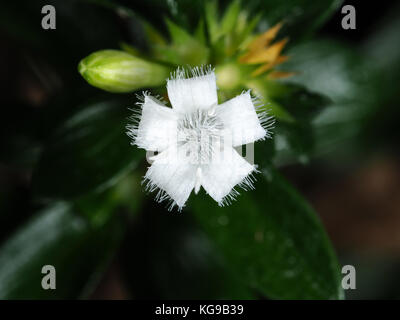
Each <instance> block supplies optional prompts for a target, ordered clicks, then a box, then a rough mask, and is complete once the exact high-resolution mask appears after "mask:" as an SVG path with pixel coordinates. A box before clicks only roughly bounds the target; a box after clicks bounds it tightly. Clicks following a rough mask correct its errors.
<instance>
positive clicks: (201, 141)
mask: <svg viewBox="0 0 400 320" xmlns="http://www.w3.org/2000/svg"><path fill="white" fill-rule="evenodd" d="M223 129H224V125H223V123H222V121H221V120H220V118H219V117H218V116H216V115H215V112H214V110H213V109H211V110H210V111H203V110H198V111H196V112H194V113H190V114H185V115H184V116H183V117H182V118H181V119H179V120H178V147H183V148H184V149H183V150H185V152H186V156H187V157H189V158H190V161H191V163H193V164H206V163H210V161H211V159H212V155H213V150H215V147H216V145H217V144H219V145H220V144H221V141H222V140H221V138H222V137H223Z"/></svg>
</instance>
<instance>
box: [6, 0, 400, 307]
mask: <svg viewBox="0 0 400 320" xmlns="http://www.w3.org/2000/svg"><path fill="white" fill-rule="evenodd" d="M45 4H52V5H54V6H55V7H56V9H57V29H56V31H43V30H42V29H41V28H40V20H39V17H40V15H39V12H40V9H41V7H42V6H43V5H45ZM340 4H341V1H337V0H323V1H320V2H318V3H317V2H315V1H310V0H288V1H277V0H268V1H259V0H249V1H246V2H242V3H240V2H233V3H229V4H228V1H220V2H219V3H218V4H217V3H216V2H208V1H189V0H184V1H162V0H150V1H146V2H139V1H137V2H136V1H134V2H132V1H123V0H121V1H106V0H70V1H54V0H53V1H34V2H33V1H15V2H6V3H2V5H1V9H2V10H0V28H1V30H2V33H4V34H5V35H6V37H7V39H10V46H11V48H12V55H13V56H14V57H13V59H14V60H13V62H14V64H15V65H23V66H25V67H26V70H27V71H26V72H27V73H29V74H30V75H31V76H32V78H33V79H34V81H35V83H38V84H39V91H40V92H43V95H44V96H45V97H46V98H45V99H43V101H42V100H41V101H40V103H39V104H40V107H37V106H35V105H33V104H32V105H29V102H27V100H29V99H23V97H21V96H20V94H19V93H18V94H17V93H15V94H14V96H12V94H13V93H10V96H9V99H8V97H2V99H3V100H2V101H1V102H2V104H3V105H4V106H5V108H3V109H4V116H3V117H2V118H1V124H2V126H1V129H0V130H1V133H2V135H1V142H2V145H3V148H2V149H1V151H0V161H1V162H2V163H5V164H7V165H11V166H15V167H17V168H23V169H24V170H27V172H29V177H30V175H31V173H32V172H33V175H32V178H31V179H30V178H29V179H27V180H28V182H26V184H27V186H25V189H24V190H25V192H26V194H25V193H20V192H19V191H18V190H19V189H18V188H16V187H15V189H11V187H10V188H9V190H8V191H7V192H4V193H2V197H1V198H0V201H1V202H0V208H1V217H0V230H1V233H2V235H1V237H0V240H1V243H0V298H3V299H4V298H44V299H54V298H58V299H59V298H87V297H88V296H90V294H91V292H93V289H94V288H95V287H96V285H97V284H98V281H99V280H100V279H101V276H102V274H103V272H104V271H105V270H106V268H107V266H108V265H109V263H110V261H111V259H112V258H113V257H114V256H115V254H116V253H117V252H118V250H119V248H121V252H120V259H119V260H120V263H121V265H122V270H123V277H124V278H123V280H124V282H125V284H126V287H127V288H129V292H130V293H131V294H132V296H133V297H138V298H168V299H171V298H242V299H251V298H260V297H262V298H272V299H273V298H277V299H328V298H329V299H340V298H343V293H342V291H341V289H340V288H339V285H340V281H339V267H338V263H337V260H336V257H335V254H334V252H333V249H332V246H331V244H330V242H329V240H328V239H327V236H326V234H325V231H324V230H323V228H322V226H321V223H320V222H319V220H318V218H317V215H316V213H315V212H314V211H313V210H312V209H311V208H310V206H309V205H308V204H307V203H306V201H305V200H304V199H303V198H302V196H301V195H300V194H299V193H298V192H297V191H296V190H295V188H294V187H292V186H291V185H290V183H289V182H287V181H286V180H285V179H284V178H283V177H282V176H281V174H280V173H278V171H277V169H276V167H279V166H283V165H286V164H291V163H303V164H304V163H307V162H308V161H310V160H311V159H314V158H315V157H320V156H321V155H329V154H332V153H333V152H335V153H336V152H338V151H343V150H344V149H345V147H344V146H347V147H348V148H347V149H346V150H351V151H353V152H354V151H356V149H357V148H359V147H361V146H362V144H361V143H360V142H359V141H360V140H359V137H360V135H361V134H363V133H368V130H369V129H371V128H376V127H378V128H379V124H381V126H382V123H385V122H384V121H383V120H382V119H385V118H390V117H391V116H393V112H396V110H397V109H398V108H397V109H395V108H394V107H392V109H391V110H392V111H393V112H392V113H390V112H388V113H386V111H385V109H384V108H381V109H379V107H381V106H383V102H387V101H389V102H390V101H391V103H392V105H395V103H394V102H395V101H398V100H396V99H395V98H394V97H395V96H396V94H397V90H396V89H394V88H395V86H394V85H391V84H393V83H395V84H398V83H399V82H398V81H399V79H398V75H399V72H398V70H399V68H398V66H399V65H400V64H399V61H400V59H399V50H397V49H398V48H397V47H396V48H397V49H396V48H395V47H393V43H394V44H396V45H397V43H398V41H396V39H397V38H396V36H397V32H396V31H398V24H397V22H396V21H398V19H397V16H396V15H394V17H393V18H392V19H391V20H390V21H389V22H388V24H387V25H383V26H382V27H381V29H380V30H379V32H377V35H376V36H375V37H372V38H371V39H370V41H369V43H366V44H365V46H364V48H361V49H360V50H358V49H355V48H354V47H353V46H349V45H345V44H343V43H341V42H337V41H333V40H330V39H312V40H310V38H311V36H313V34H314V32H315V31H316V30H317V28H318V27H319V26H320V25H322V23H323V22H324V21H326V20H327V19H328V18H329V17H330V15H331V14H332V13H333V12H334V11H335V10H336V9H337V8H339V7H340ZM22 7H23V8H24V10H21V8H22ZM243 8H245V9H246V10H243ZM393 21H394V22H393ZM280 22H283V24H282V28H280V29H279V30H277V33H276V34H275V35H274V37H273V39H274V41H275V36H276V42H273V41H272V42H271V43H269V44H268V46H267V47H266V48H264V49H267V48H268V47H270V46H269V45H271V46H274V45H276V43H279V42H280V41H282V39H284V38H283V37H289V42H287V43H286V40H285V41H284V44H286V47H285V48H283V46H282V47H281V46H280V45H279V46H278V47H279V48H280V49H279V50H276V51H274V54H273V55H272V56H271V55H268V57H269V58H271V61H269V62H271V63H272V65H273V66H271V69H270V70H268V72H267V73H264V74H261V75H258V76H257V75H256V76H255V75H254V73H253V72H254V71H255V70H256V68H259V67H260V66H262V64H257V65H251V64H245V63H241V62H240V60H238V58H240V57H241V56H242V55H243V54H244V53H245V52H246V50H248V48H249V47H248V46H249V44H250V43H251V41H253V40H255V39H257V37H260V36H262V35H263V34H264V35H265V31H266V30H271V28H272V27H273V26H276V25H277V24H278V23H280ZM278 31H279V32H278ZM118 47H121V48H122V49H123V50H124V51H125V52H124V57H126V56H128V57H129V59H132V57H135V58H134V60H135V61H137V60H138V59H142V60H143V61H146V62H151V64H157V66H158V67H160V68H161V69H162V70H163V72H165V70H166V69H168V71H169V70H173V69H174V68H175V67H176V66H177V65H197V64H202V63H210V62H211V63H213V64H214V65H215V67H216V72H217V74H218V73H219V74H220V76H221V77H222V75H224V73H225V76H226V78H227V79H228V80H229V81H228V83H220V84H219V86H220V87H222V90H221V92H220V100H221V101H223V100H226V99H229V98H230V97H231V96H233V95H236V94H237V93H239V92H240V91H241V90H243V89H252V90H254V91H255V92H257V93H258V94H261V95H262V96H263V97H264V99H265V102H268V105H267V106H266V108H268V109H270V110H271V112H272V113H273V114H274V115H275V116H276V118H277V119H278V121H277V125H276V130H275V132H276V133H275V136H274V139H271V140H268V141H265V142H261V143H259V144H257V151H256V163H259V164H260V168H261V169H262V173H261V174H260V175H259V182H258V183H257V186H256V190H255V191H250V192H246V193H244V194H243V195H241V196H240V197H239V198H238V201H237V202H236V203H234V204H233V205H232V206H229V207H227V208H219V207H217V205H216V204H214V203H211V201H210V199H208V198H205V197H204V195H200V196H198V197H193V198H191V200H190V202H189V206H188V208H187V209H185V210H184V212H183V214H180V215H176V214H174V213H167V212H166V211H165V209H164V208H163V207H162V206H161V207H160V206H159V205H156V204H154V203H153V202H152V199H151V198H150V197H149V196H145V195H144V194H143V192H142V190H141V188H140V185H139V180H140V176H142V175H143V172H144V169H145V168H144V165H143V166H142V165H141V164H144V163H145V158H144V153H143V152H142V151H141V150H138V149H137V148H133V147H131V146H129V139H128V138H127V137H126V136H125V133H124V131H125V129H124V127H125V125H126V122H127V120H126V118H127V116H128V110H127V108H128V107H133V106H134V103H135V101H136V98H135V97H134V94H133V93H134V92H131V90H136V89H138V88H139V87H138V86H133V87H130V88H129V90H127V91H129V94H127V95H121V94H120V95H113V94H110V93H102V92H100V90H98V89H95V88H93V87H91V86H89V85H88V84H87V83H86V82H85V81H84V80H83V78H82V77H81V76H80V75H79V73H78V72H77V66H78V64H79V62H80V61H81V60H82V59H83V58H84V57H87V56H89V55H90V54H92V53H93V52H96V51H99V50H103V49H116V48H118ZM278 47H277V46H275V47H274V48H275V49H277V48H278ZM393 48H394V49H393ZM363 49H364V50H363ZM392 49H393V50H392ZM118 52H122V51H118ZM366 52H367V53H368V55H369V56H367V55H366ZM389 52H390V54H389ZM125 53H126V55H125ZM281 53H283V54H282V55H281ZM270 54H271V53H270ZM283 55H284V56H285V57H286V56H287V57H288V58H289V59H288V60H287V61H286V59H282V56H283ZM383 56H384V57H386V59H379V58H380V57H383ZM283 60H285V61H283ZM278 62H279V63H278ZM281 62H282V63H281ZM278 64H279V66H278ZM161 69H160V70H161ZM391 69H393V72H390V70H391ZM395 70H396V72H395ZM81 71H83V69H81ZM84 71H86V70H84ZM274 71H277V72H278V73H275V77H270V76H271V73H272V72H274ZM82 73H84V72H82ZM278 75H284V76H285V77H284V78H279V77H278ZM162 76H163V77H164V74H163V75H162ZM221 77H220V79H221ZM135 79H137V78H135ZM135 81H137V80H135ZM235 81H236V82H235ZM224 84H227V85H226V86H225V87H224ZM154 86H155V87H156V88H155V89H152V91H154V92H155V93H157V94H162V95H163V94H165V88H163V85H161V84H160V83H159V82H157V83H155V82H154ZM148 87H153V85H151V84H149V83H146V84H145V85H144V87H143V89H146V88H148ZM120 91H121V90H120ZM122 91H124V90H122ZM376 115H379V119H381V122H379V121H378V120H379V119H378V120H371V119H375V116H376ZM373 132H375V131H373ZM370 134H371V133H370ZM18 201H24V202H25V203H27V204H26V205H22V204H21V205H19V204H18V203H17V202H18ZM14 216H15V217H14ZM3 222H4V224H3ZM126 231H128V232H126ZM46 264H51V265H54V266H55V267H56V270H57V290H56V291H44V290H42V289H41V287H40V281H41V278H42V276H43V275H42V274H41V272H40V271H41V267H42V266H43V265H46Z"/></svg>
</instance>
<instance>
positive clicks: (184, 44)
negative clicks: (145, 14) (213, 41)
mask: <svg viewBox="0 0 400 320" xmlns="http://www.w3.org/2000/svg"><path fill="white" fill-rule="evenodd" d="M166 23H167V27H168V31H169V34H170V36H171V41H172V43H171V44H170V45H154V44H152V43H149V45H150V46H151V49H152V51H153V54H154V57H155V58H156V59H158V60H160V61H163V62H167V63H170V64H175V65H178V66H180V65H191V66H197V65H202V64H205V63H207V61H208V57H209V49H208V48H207V46H206V45H205V44H204V43H202V42H201V41H200V40H197V39H196V37H195V36H192V35H191V34H189V33H188V32H187V31H186V30H185V29H183V28H182V27H180V26H178V25H177V24H175V23H173V22H172V21H171V20H168V19H167V20H166Z"/></svg>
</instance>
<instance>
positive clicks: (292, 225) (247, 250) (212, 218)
mask: <svg viewBox="0 0 400 320" xmlns="http://www.w3.org/2000/svg"><path fill="white" fill-rule="evenodd" d="M258 180H259V181H258V182H257V183H256V186H255V187H256V189H255V190H254V191H248V192H244V193H243V194H242V195H240V196H239V197H238V199H237V201H236V202H235V203H233V204H232V205H230V206H229V207H226V208H218V207H217V205H216V204H215V203H214V202H213V201H212V200H210V199H209V198H208V199H203V198H201V197H195V198H193V199H192V203H191V208H192V210H193V211H194V214H195V217H196V219H197V221H198V222H199V223H200V225H201V226H202V227H203V229H204V231H205V232H206V233H207V234H208V235H209V236H210V237H211V239H212V240H213V241H215V243H216V245H217V247H218V248H219V249H220V251H221V252H222V253H223V255H224V257H225V259H226V262H227V264H228V265H229V266H230V267H231V268H233V269H234V271H235V273H236V274H237V275H238V276H240V279H242V282H243V283H245V284H246V285H247V286H248V287H249V288H251V289H253V290H254V291H255V292H258V293H261V294H262V295H264V296H265V297H267V298H274V299H341V298H343V292H342V289H341V287H340V280H339V276H340V271H339V267H338V263H337V260H336V257H335V254H334V252H333V249H332V246H331V244H330V242H329V240H328V238H327V235H326V233H325V231H324V229H323V227H322V225H321V222H320V221H319V220H318V218H317V216H316V214H315V212H314V211H313V210H312V208H311V207H310V206H309V205H308V204H307V202H306V201H305V200H304V199H303V198H302V197H301V196H300V195H299V194H298V193H297V192H296V191H295V190H294V189H293V187H292V186H290V184H289V183H288V182H286V180H285V179H284V178H282V176H281V175H280V174H279V173H278V172H276V171H275V170H274V169H272V168H269V169H268V170H263V172H262V173H261V174H260V175H259V176H258Z"/></svg>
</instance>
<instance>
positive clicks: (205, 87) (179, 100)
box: [167, 67, 218, 113]
mask: <svg viewBox="0 0 400 320" xmlns="http://www.w3.org/2000/svg"><path fill="white" fill-rule="evenodd" d="M189 77H190V78H189ZM167 90H168V98H169V100H170V102H171V105H172V107H173V108H174V109H175V110H176V111H177V112H179V113H191V112H194V111H196V110H201V109H209V108H211V107H212V106H215V105H217V104H218V97H217V85H216V80H215V74H214V71H213V70H212V69H211V68H206V67H196V68H194V69H191V70H190V71H185V70H184V69H179V68H178V70H177V71H175V73H174V74H172V76H171V79H169V80H168V81H167Z"/></svg>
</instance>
